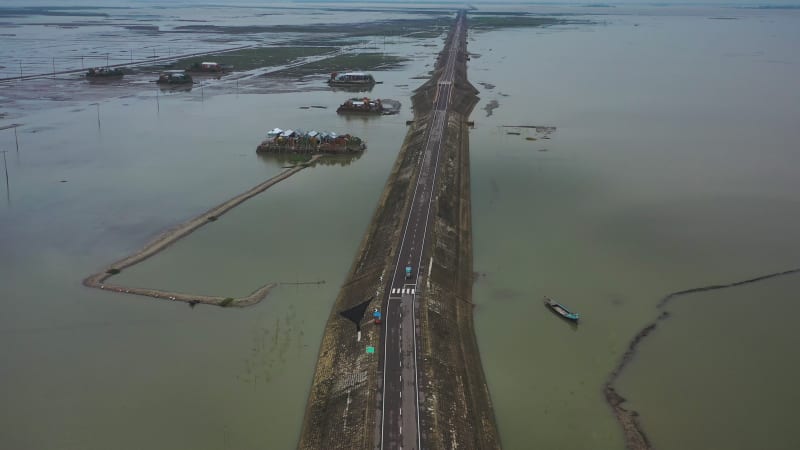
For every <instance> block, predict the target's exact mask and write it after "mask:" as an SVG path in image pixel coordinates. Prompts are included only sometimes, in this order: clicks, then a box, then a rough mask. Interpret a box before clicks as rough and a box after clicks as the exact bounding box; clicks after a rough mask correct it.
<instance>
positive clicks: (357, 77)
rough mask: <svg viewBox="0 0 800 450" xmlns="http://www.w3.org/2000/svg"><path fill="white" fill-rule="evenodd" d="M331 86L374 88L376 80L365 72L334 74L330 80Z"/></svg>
mask: <svg viewBox="0 0 800 450" xmlns="http://www.w3.org/2000/svg"><path fill="white" fill-rule="evenodd" d="M328 84H329V85H331V86H373V85H374V84H375V78H373V77H372V75H370V74H368V73H364V72H344V73H339V72H333V73H332V74H331V77H330V78H329V79H328Z"/></svg>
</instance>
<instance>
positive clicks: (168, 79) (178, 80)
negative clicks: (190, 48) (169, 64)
mask: <svg viewBox="0 0 800 450" xmlns="http://www.w3.org/2000/svg"><path fill="white" fill-rule="evenodd" d="M156 83H158V84H191V83H192V76H191V75H189V74H188V73H186V71H183V70H167V71H166V72H162V73H161V75H159V76H158V80H157V81H156Z"/></svg>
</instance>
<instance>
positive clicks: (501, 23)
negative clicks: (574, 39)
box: [468, 16, 567, 30]
mask: <svg viewBox="0 0 800 450" xmlns="http://www.w3.org/2000/svg"><path fill="white" fill-rule="evenodd" d="M468 23H469V27H470V28H475V29H479V30H494V29H498V28H523V27H544V26H548V25H561V24H564V23H567V22H566V21H565V20H562V19H556V18H553V17H532V16H470V17H469V22H468Z"/></svg>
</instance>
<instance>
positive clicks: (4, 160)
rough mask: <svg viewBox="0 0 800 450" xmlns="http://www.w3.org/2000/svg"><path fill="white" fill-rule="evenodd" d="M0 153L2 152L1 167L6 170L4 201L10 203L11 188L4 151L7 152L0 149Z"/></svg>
mask: <svg viewBox="0 0 800 450" xmlns="http://www.w3.org/2000/svg"><path fill="white" fill-rule="evenodd" d="M0 153H2V154H3V169H5V172H6V201H7V202H8V203H9V204H11V188H10V187H9V184H8V164H7V163H6V153H8V151H6V150H0Z"/></svg>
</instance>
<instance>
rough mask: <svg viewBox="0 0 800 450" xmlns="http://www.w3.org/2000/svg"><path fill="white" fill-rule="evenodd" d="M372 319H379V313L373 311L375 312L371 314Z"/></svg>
mask: <svg viewBox="0 0 800 450" xmlns="http://www.w3.org/2000/svg"><path fill="white" fill-rule="evenodd" d="M372 317H374V318H376V319H380V318H381V312H380V311H378V310H375V312H374V313H372Z"/></svg>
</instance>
